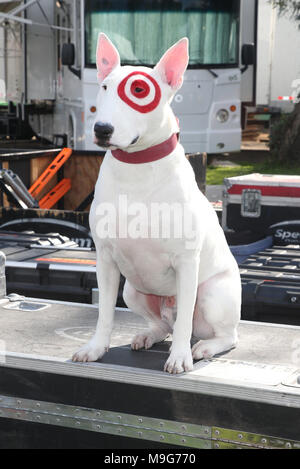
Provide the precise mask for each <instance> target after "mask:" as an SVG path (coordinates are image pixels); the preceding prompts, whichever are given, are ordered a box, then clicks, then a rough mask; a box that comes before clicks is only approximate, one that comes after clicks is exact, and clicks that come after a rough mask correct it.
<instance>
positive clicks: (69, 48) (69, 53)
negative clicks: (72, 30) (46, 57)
mask: <svg viewBox="0 0 300 469" xmlns="http://www.w3.org/2000/svg"><path fill="white" fill-rule="evenodd" d="M74 62H75V46H74V44H72V43H67V44H63V45H62V49H61V63H62V64H63V65H68V66H70V65H74Z"/></svg>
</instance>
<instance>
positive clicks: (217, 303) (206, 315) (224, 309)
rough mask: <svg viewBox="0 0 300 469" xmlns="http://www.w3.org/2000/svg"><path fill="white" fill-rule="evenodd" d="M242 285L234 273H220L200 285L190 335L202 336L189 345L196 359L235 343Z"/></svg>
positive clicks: (220, 351) (233, 345)
mask: <svg viewBox="0 0 300 469" xmlns="http://www.w3.org/2000/svg"><path fill="white" fill-rule="evenodd" d="M240 308H241V286H240V279H239V276H238V274H237V273H235V272H233V273H228V272H225V273H223V274H219V275H217V276H215V277H214V278H212V279H209V280H208V281H207V282H206V283H205V284H203V285H199V288H198V295H197V303H196V308H195V312H194V321H193V336H194V337H196V338H198V339H199V338H200V339H204V340H200V341H199V342H197V343H196V344H195V345H194V346H193V348H192V356H193V358H194V359H195V360H199V359H201V358H211V357H213V356H214V355H216V354H218V353H222V352H225V351H227V350H230V349H231V348H233V347H235V346H236V344H237V325H238V322H239V319H240Z"/></svg>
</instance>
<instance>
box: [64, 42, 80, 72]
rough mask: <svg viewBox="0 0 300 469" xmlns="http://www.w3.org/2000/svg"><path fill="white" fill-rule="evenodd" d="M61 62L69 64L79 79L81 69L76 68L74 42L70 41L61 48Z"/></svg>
mask: <svg viewBox="0 0 300 469" xmlns="http://www.w3.org/2000/svg"><path fill="white" fill-rule="evenodd" d="M61 63H62V65H67V66H68V68H69V70H70V71H71V72H72V73H74V75H76V76H77V77H78V78H79V79H80V78H81V70H80V69H78V68H74V67H73V65H74V63H75V46H74V44H73V43H71V42H68V43H65V44H63V45H62V48H61Z"/></svg>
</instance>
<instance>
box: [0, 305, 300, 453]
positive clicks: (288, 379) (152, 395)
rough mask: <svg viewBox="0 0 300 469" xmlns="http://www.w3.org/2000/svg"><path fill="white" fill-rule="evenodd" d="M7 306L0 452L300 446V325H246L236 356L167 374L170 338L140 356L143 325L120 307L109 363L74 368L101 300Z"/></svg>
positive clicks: (1, 320) (1, 315) (0, 316)
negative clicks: (134, 344) (136, 347)
mask: <svg viewBox="0 0 300 469" xmlns="http://www.w3.org/2000/svg"><path fill="white" fill-rule="evenodd" d="M11 299H12V300H15V301H9V299H3V300H2V301H1V304H0V331H1V335H0V338H1V342H0V345H1V349H2V352H1V355H0V358H1V359H0V367H1V373H0V448H104V449H114V450H115V449H127V450H128V449H132V448H146V449H148V450H149V449H152V448H155V449H170V448H175V449H177V452H178V451H182V450H183V449H185V448H195V449H196V448H200V449H202V448H203V449H204V448H216V449H219V448H220V449H221V448H244V449H249V448H286V449H288V448H300V358H299V357H300V354H299V348H300V341H299V337H300V328H299V327H292V326H277V325H274V324H261V323H250V322H241V324H240V326H239V337H240V342H239V345H238V347H237V348H236V349H234V350H231V351H230V352H228V353H225V354H223V355H222V356H219V357H216V358H214V359H211V360H202V361H199V362H197V363H195V365H194V370H193V371H192V372H190V373H184V374H180V375H169V374H167V373H164V372H163V371H162V370H163V365H164V362H165V360H166V359H167V357H168V348H169V345H170V342H169V341H168V340H167V341H165V342H164V343H161V344H156V345H155V346H154V347H153V348H152V349H150V350H147V351H145V350H142V351H138V352H136V351H132V350H131V349H130V345H129V344H130V341H131V338H132V336H133V335H135V334H136V333H137V332H138V331H141V330H142V329H143V328H144V327H145V324H144V322H143V319H142V318H139V317H138V316H136V315H133V314H132V313H131V312H130V311H128V310H126V309H121V308H118V309H117V310H116V319H115V327H114V332H113V337H112V346H111V349H110V351H109V352H108V353H107V354H106V355H105V357H104V358H103V360H102V361H99V362H97V363H88V364H81V363H72V362H71V361H70V357H71V356H72V354H73V353H74V351H76V350H77V348H78V347H80V346H81V345H82V344H83V343H85V342H86V341H87V340H88V339H89V337H90V336H91V335H92V333H93V330H94V327H95V324H96V318H97V309H96V308H95V307H94V306H93V305H78V304H70V303H54V302H51V301H49V300H48V301H43V300H36V299H34V300H31V299H25V300H20V299H18V298H16V297H13V298H11Z"/></svg>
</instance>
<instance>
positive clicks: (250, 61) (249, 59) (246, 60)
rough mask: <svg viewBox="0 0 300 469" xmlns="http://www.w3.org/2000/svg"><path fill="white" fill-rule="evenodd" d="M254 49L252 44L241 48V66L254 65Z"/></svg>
mask: <svg viewBox="0 0 300 469" xmlns="http://www.w3.org/2000/svg"><path fill="white" fill-rule="evenodd" d="M254 62H255V48H254V44H253V43H249V44H243V46H242V65H254Z"/></svg>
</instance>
